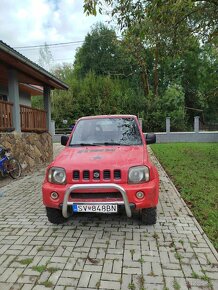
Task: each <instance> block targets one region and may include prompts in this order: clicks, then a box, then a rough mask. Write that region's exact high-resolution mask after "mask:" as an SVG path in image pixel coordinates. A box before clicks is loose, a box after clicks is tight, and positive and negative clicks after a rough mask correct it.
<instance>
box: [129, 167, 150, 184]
mask: <svg viewBox="0 0 218 290" xmlns="http://www.w3.org/2000/svg"><path fill="white" fill-rule="evenodd" d="M149 179H150V174H149V169H148V167H147V166H135V167H131V168H130V169H129V175H128V182H129V183H142V182H146V181H149Z"/></svg>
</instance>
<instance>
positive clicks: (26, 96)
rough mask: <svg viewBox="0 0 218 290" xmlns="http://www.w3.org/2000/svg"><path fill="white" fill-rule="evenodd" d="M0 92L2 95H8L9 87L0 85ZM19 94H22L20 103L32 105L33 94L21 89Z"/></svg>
mask: <svg viewBox="0 0 218 290" xmlns="http://www.w3.org/2000/svg"><path fill="white" fill-rule="evenodd" d="M0 94H2V95H8V90H7V88H5V87H1V86H0ZM19 94H20V101H19V103H20V104H21V105H25V106H29V107H31V96H30V94H28V93H26V92H22V91H20V92H19Z"/></svg>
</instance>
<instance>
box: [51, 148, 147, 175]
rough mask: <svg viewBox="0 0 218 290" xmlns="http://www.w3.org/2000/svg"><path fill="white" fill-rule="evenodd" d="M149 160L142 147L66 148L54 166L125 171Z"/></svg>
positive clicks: (67, 168) (68, 168)
mask: <svg viewBox="0 0 218 290" xmlns="http://www.w3.org/2000/svg"><path fill="white" fill-rule="evenodd" d="M146 159H147V154H146V150H145V147H144V146H143V145H140V146H95V147H93V146H87V147H66V148H65V149H64V150H63V151H62V152H61V153H60V154H59V155H58V157H57V158H56V159H55V160H54V162H53V163H52V166H58V167H63V168H65V169H66V170H67V171H68V170H72V169H78V170H85V169H90V170H91V169H116V168H120V169H125V168H129V167H130V166H136V165H143V164H144V162H145V160H146Z"/></svg>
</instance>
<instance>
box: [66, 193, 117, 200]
mask: <svg viewBox="0 0 218 290" xmlns="http://www.w3.org/2000/svg"><path fill="white" fill-rule="evenodd" d="M70 197H71V198H72V199H105V198H122V194H121V193H120V192H97V193H96V192H95V193H75V192H71V194H70Z"/></svg>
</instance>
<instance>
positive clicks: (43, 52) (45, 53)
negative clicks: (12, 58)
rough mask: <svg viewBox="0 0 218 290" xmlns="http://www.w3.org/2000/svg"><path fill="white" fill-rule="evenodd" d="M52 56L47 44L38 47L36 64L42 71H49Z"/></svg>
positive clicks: (51, 64)
mask: <svg viewBox="0 0 218 290" xmlns="http://www.w3.org/2000/svg"><path fill="white" fill-rule="evenodd" d="M53 61H54V59H53V56H52V53H51V50H50V48H49V46H48V45H47V43H46V42H45V44H44V46H43V47H40V49H39V60H38V63H39V65H40V66H42V67H43V68H44V69H46V70H48V71H51V70H52V66H53Z"/></svg>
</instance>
